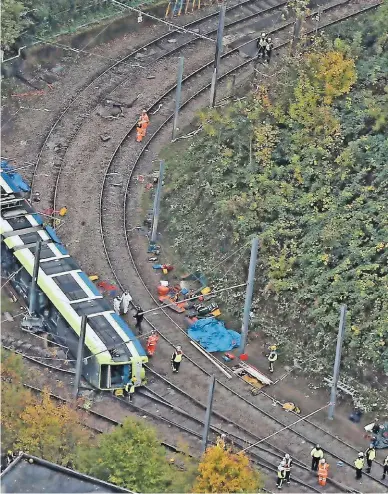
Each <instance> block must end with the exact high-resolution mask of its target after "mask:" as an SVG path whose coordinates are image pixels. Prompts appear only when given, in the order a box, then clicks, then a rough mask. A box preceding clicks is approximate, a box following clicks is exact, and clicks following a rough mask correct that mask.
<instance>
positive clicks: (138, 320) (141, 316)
mask: <svg viewBox="0 0 388 494" xmlns="http://www.w3.org/2000/svg"><path fill="white" fill-rule="evenodd" d="M134 318H135V319H136V329H137V330H138V332H139V334H142V332H143V330H142V327H141V323H142V321H143V319H144V314H143V309H142V308H141V307H140V305H138V306H136V314H135V315H134Z"/></svg>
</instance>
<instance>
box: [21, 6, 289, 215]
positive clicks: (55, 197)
mask: <svg viewBox="0 0 388 494" xmlns="http://www.w3.org/2000/svg"><path fill="white" fill-rule="evenodd" d="M258 1H260V0H245V1H244V2H242V3H240V4H237V5H234V6H231V7H229V8H228V9H226V12H229V11H231V10H234V9H236V8H237V7H242V6H244V5H246V4H248V3H256V2H258ZM286 5H287V1H285V2H282V3H279V4H276V5H273V6H270V7H267V8H265V9H262V10H259V11H258V12H254V13H252V14H249V15H247V16H245V17H242V18H241V19H235V20H234V21H231V22H229V23H227V24H225V29H228V28H230V27H233V26H235V25H237V24H242V23H244V22H246V21H248V20H251V19H253V18H254V17H258V16H259V15H263V14H268V13H269V12H272V11H273V10H277V9H279V8H283V7H285V6H286ZM215 15H218V12H216V13H213V14H209V15H208V16H206V17H204V18H202V19H201V21H202V20H208V19H209V18H210V17H214V16H215ZM194 23H199V21H194ZM173 32H177V31H173ZM216 32H217V29H212V30H209V31H206V32H205V34H206V35H210V34H214V33H216ZM171 34H172V33H166V34H165V35H163V36H161V37H160V38H158V39H157V40H155V41H153V42H150V43H148V44H147V45H145V46H143V47H140V48H138V49H137V50H136V52H133V53H131V54H130V55H128V57H131V56H133V55H134V54H136V53H139V52H140V51H142V50H144V48H147V47H148V46H150V45H152V44H157V43H158V42H160V41H161V39H162V38H165V37H168V36H171ZM196 41H201V39H198V38H194V39H191V40H188V41H186V42H184V43H183V44H181V45H178V46H176V47H175V48H173V49H171V50H169V51H167V52H165V53H163V54H161V55H160V56H158V57H156V58H155V59H154V60H151V61H149V62H148V63H147V64H146V65H145V67H149V66H150V65H152V64H155V63H156V62H158V61H159V60H162V59H165V58H167V57H169V56H170V55H172V54H174V53H176V52H178V51H181V50H182V49H184V48H187V47H188V46H189V45H191V44H192V43H194V42H196ZM211 63H213V62H210V64H211ZM115 66H116V65H113V66H112V68H114V67H115ZM109 70H111V69H109ZM104 74H105V73H104ZM104 74H103V75H104ZM128 79H129V77H125V78H124V79H123V80H122V81H120V82H119V83H117V84H116V85H115V86H114V87H113V89H111V90H109V91H108V92H107V93H106V94H105V96H107V95H109V94H112V93H113V92H114V91H116V90H117V89H118V88H119V87H120V86H122V85H123V84H124V83H125V82H127V81H128ZM96 82H97V80H95V81H92V83H91V84H90V85H89V86H87V88H85V90H86V89H88V88H89V87H90V86H91V85H94V84H95V83H96ZM105 96H104V97H105ZM101 99H102V98H101V97H100V98H99V100H101ZM97 104H98V103H97ZM154 106H155V105H154ZM95 108H96V106H95V107H94V109H95ZM61 118H62V115H61ZM81 127H82V123H81V124H80V125H79V126H78V128H77V130H76V132H75V134H73V135H72V137H71V140H74V138H75V137H76V136H77V135H78V133H79V131H80V129H81ZM68 149H69V146H67V147H66V151H65V153H64V155H63V157H62V158H61V165H60V168H59V170H58V172H57V177H56V180H55V186H54V197H53V209H54V210H55V209H56V207H57V191H58V189H59V181H60V178H61V174H62V170H63V165H64V161H65V157H66V154H67V151H68ZM39 160H40V157H39V159H38V161H37V163H38V162H39ZM31 189H32V187H31Z"/></svg>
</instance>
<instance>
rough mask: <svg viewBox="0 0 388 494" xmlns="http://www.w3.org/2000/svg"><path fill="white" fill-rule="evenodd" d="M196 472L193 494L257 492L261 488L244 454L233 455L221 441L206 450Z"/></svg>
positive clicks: (259, 478) (260, 483)
mask: <svg viewBox="0 0 388 494" xmlns="http://www.w3.org/2000/svg"><path fill="white" fill-rule="evenodd" d="M198 470H199V475H198V477H197V479H196V482H195V484H194V492H257V491H258V490H259V489H260V488H261V486H262V480H261V476H260V474H259V472H258V471H257V470H255V469H254V468H253V467H252V465H251V464H250V461H249V458H248V457H247V456H246V454H245V453H243V452H239V453H234V452H233V451H232V449H231V448H227V447H226V446H225V443H224V442H223V441H222V440H218V441H217V444H216V445H215V446H211V447H209V448H207V450H206V452H205V453H204V455H203V457H202V460H201V462H200V464H199V468H198Z"/></svg>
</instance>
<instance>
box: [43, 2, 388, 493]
mask: <svg viewBox="0 0 388 494" xmlns="http://www.w3.org/2000/svg"><path fill="white" fill-rule="evenodd" d="M248 3H250V2H244V4H248ZM348 3H349V2H342V3H341V4H331V5H329V6H326V8H325V9H324V10H326V11H328V12H329V11H333V12H334V11H336V10H337V8H338V5H341V6H340V9H341V8H342V9H344V10H346V9H347V7H348ZM281 5H283V4H281ZM376 5H377V3H376V4H375V5H370V4H368V5H367V6H366V7H363V6H362V5H360V4H358V6H357V7H354V11H353V12H352V13H351V15H357V14H358V13H360V12H361V11H365V10H369V9H371V8H374V7H375V6H376ZM278 7H279V5H278ZM233 8H235V7H231V8H230V9H229V10H231V9H233ZM273 9H276V7H274V6H272V7H270V10H271V11H272V10H273ZM212 15H213V16H214V14H212ZM255 15H257V13H256V14H255ZM351 15H349V13H347V15H344V16H343V17H342V18H341V16H339V18H335V19H334V21H330V22H328V23H327V24H326V25H330V24H333V23H334V22H338V20H342V19H346V18H349V17H350V16H351ZM207 17H210V16H207ZM200 21H201V19H199V20H197V21H194V23H190V25H192V24H196V23H198V22H200ZM233 22H234V21H233ZM235 22H236V24H238V23H239V22H241V20H240V21H238V20H236V19H235ZM291 25H292V22H285V23H283V25H282V26H280V27H278V28H276V29H273V30H272V33H273V34H272V35H274V34H275V33H276V35H277V33H279V38H280V42H279V40H278V43H277V46H276V47H275V48H276V49H279V48H281V47H283V46H285V45H286V44H287V42H288V39H289V34H290V29H291ZM326 25H325V26H320V27H326ZM310 27H311V24H310ZM210 32H211V31H210ZM267 32H268V30H267ZM280 33H281V34H280ZM170 35H171V33H167V34H165V35H163V36H162V37H161V38H163V39H166V37H167V36H170ZM161 38H159V39H161ZM192 41H193V40H191V41H189V42H188V43H192ZM251 41H252V40H251V39H250V40H249V41H248V42H247V43H249V42H251ZM150 44H151V43H150ZM150 44H149V45H150ZM245 44H246V43H245ZM242 46H243V44H241V45H240V46H238V47H237V48H234V49H232V50H230V51H229V52H227V53H225V54H224V55H223V61H222V65H221V76H220V79H221V80H225V79H226V78H227V77H228V76H229V75H232V74H236V73H241V71H244V70H245V69H248V68H249V66H250V64H251V63H252V60H251V59H248V60H246V61H244V62H243V63H240V62H241V59H240V60H239V55H238V53H239V49H241V47H242ZM181 47H182V45H181V46H179V47H176V48H175V49H174V50H172V52H176V51H178V49H180V48H181ZM141 48H142V47H141ZM141 48H139V49H138V50H137V51H136V52H138V51H140V49H141ZM136 52H133V53H131V54H130V55H129V56H128V57H126V60H125V61H123V60H124V59H122V60H121V61H120V62H121V63H125V62H126V61H127V60H129V58H130V57H131V56H134V54H135V53H136ZM169 54H171V52H168V53H167V54H165V55H162V56H161V57H160V58H163V57H165V56H166V55H169ZM211 65H212V62H210V63H209V64H206V65H203V66H202V67H200V68H199V69H196V70H195V71H194V72H191V73H190V74H189V75H188V76H187V77H186V78H185V81H184V82H185V85H184V86H183V87H184V91H183V99H182V100H183V101H184V102H183V104H182V105H181V107H182V108H185V109H186V108H189V107H190V103H192V102H194V101H197V100H198V98H199V97H200V96H201V95H203V93H204V91H205V90H206V89H207V88H208V87H209V85H210V84H209V81H208V78H209V74H210V71H209V68H211ZM115 66H116V65H113V66H111V67H115ZM110 69H111V68H110ZM110 69H107V70H108V71H109V70H110ZM205 71H207V76H206V75H205V73H206V72H205ZM107 74H108V72H107V71H106V72H103V73H102V74H101V75H100V76H99V77H102V78H103V77H105V76H107ZM199 74H201V78H200V81H199V82H200V84H199V85H198V84H196V86H195V93H194V94H190V89H191V92H192V91H193V89H192V87H191V88H189V91H187V92H186V89H185V88H186V85H187V83H189V82H190V83H192V81H193V80H194V79H195V77H196V76H197V75H199ZM115 77H116V75H115ZM119 78H120V74H117V78H116V79H114V81H113V84H112V85H111V86H109V87H113V88H114V89H113V90H115V89H116V88H118V87H120V86H122V85H123V84H124V82H125V79H124V80H122V79H121V80H119V81H118V79H119ZM201 82H202V84H201ZM197 83H198V81H197ZM93 84H95V81H92V82H91V83H90V85H89V86H88V87H87V89H89V88H91V87H92V85H93ZM115 84H116V86H115ZM192 84H193V85H194V83H192ZM174 88H175V86H172V87H171V88H170V89H169V90H168V91H167V92H165V94H164V95H163V96H162V97H161V98H159V99H158V100H157V101H156V102H154V103H153V104H152V106H151V107H150V108H149V110H153V109H155V108H156V106H157V105H160V104H161V103H162V104H163V107H164V108H166V107H167V108H168V105H171V102H172V98H171V94H172V92H173V91H174ZM108 90H109V89H108ZM113 90H110V93H112V92H113ZM104 96H106V93H104ZM80 97H81V95H79V96H77V98H76V99H75V100H73V101H72V102H71V104H70V105H69V106H68V107H67V108H66V109H65V110H64V112H62V113H61V116H60V118H59V119H58V120H57V121H56V122H55V124H54V126H53V127H52V129H51V130H50V132H49V134H48V136H47V138H46V140H45V142H44V145H43V146H42V150H41V152H40V153H39V158H38V161H37V166H36V168H35V171H34V181H33V186H34V187H35V185H36V181H35V177H36V176H37V173H38V170H39V165H40V164H41V161H42V160H43V154H44V147H46V146H47V143H48V142H49V139H50V138H51V137H53V136H54V133H55V131H56V129H58V130H59V125H60V123H61V122H62V120H61V119H63V117H64V116H65V115H67V116H68V117H69V118H71V112H70V109H71V108H72V105H74V104H75V103H76V102H78V101H79V100H78V98H80ZM100 98H101V95H100V96H99V99H100ZM168 98H170V99H168ZM93 104H94V102H93ZM172 116H173V115H172V112H171V113H169V115H168V116H167V117H166V115H159V116H158V117H155V118H152V120H151V124H152V125H151V127H149V129H155V127H156V129H155V130H154V132H153V133H152V134H150V135H149V137H148V139H147V141H146V143H145V145H144V146H143V145H142V147H141V148H140V152H139V153H138V155H137V158H136V159H135V160H133V159H132V160H131V162H130V165H129V166H128V160H127V161H126V162H125V163H124V161H125V159H126V154H128V150H131V144H128V143H129V138H130V137H133V131H134V126H132V127H131V128H130V130H129V131H128V132H126V133H125V135H124V136H123V138H122V139H121V141H120V143H119V144H118V146H117V147H116V149H115V151H114V154H113V155H112V156H111V159H110V160H109V163H108V166H107V168H106V170H105V174H104V177H103V184H102V187H101V192H100V233H101V236H102V239H103V246H104V251H105V255H106V259H107V262H108V265H109V267H110V270H111V272H112V273H113V275H114V277H115V279H116V281H117V283H118V284H119V285H120V286H121V288H127V287H128V281H127V280H131V282H132V284H133V285H134V286H135V292H136V293H145V290H146V292H147V297H150V301H149V302H147V307H145V308H153V307H155V303H157V302H156V300H155V298H154V297H153V295H152V293H151V291H150V290H149V288H148V283H146V282H145V280H144V279H143V278H142V277H141V276H140V272H139V271H138V269H137V267H136V259H135V257H136V256H134V254H133V251H132V246H131V241H130V238H129V235H128V231H129V230H130V227H131V226H132V225H129V221H128V216H127V214H126V210H127V205H128V201H129V199H130V196H131V194H132V192H133V183H132V182H131V178H132V177H133V175H134V172H135V171H136V170H137V168H138V167H139V165H140V163H141V160H142V159H143V157H144V153H145V151H146V150H147V149H149V148H150V146H152V145H153V142H154V140H155V138H156V137H157V136H158V135H159V134H162V133H163V132H164V131H165V129H166V126H167V124H168V123H169V122H170V120H171V118H172ZM181 118H182V117H181ZM64 125H66V124H64ZM81 126H82V119H81V123H80V122H79V121H78V122H76V123H75V126H74V127H72V129H73V130H72V131H70V134H71V139H73V138H74V135H75V134H77V133H78V131H79V129H80V128H81ZM74 129H75V130H74ZM125 146H128V149H127V150H125V149H124V147H125ZM132 147H133V144H132ZM67 149H68V146H66V147H65V153H66V152H67ZM132 154H133V153H132ZM65 156H66V155H65V154H63V155H62V158H61V162H60V164H59V168H58V170H57V174H53V175H54V177H53V178H55V180H54V181H53V182H52V187H53V195H52V196H51V199H52V201H53V205H54V209H55V205H56V201H57V197H58V191H59V188H60V180H61V177H62V171H63V164H64V158H65ZM46 159H47V158H46ZM112 169H113V170H114V171H115V172H116V173H118V172H117V170H120V172H119V173H122V176H123V177H124V176H125V174H127V177H128V178H127V181H126V185H125V187H124V191H118V190H116V189H114V192H115V193H114V194H111V193H108V192H107V187H108V185H109V176H110V175H109V174H110V173H111V171H112ZM128 172H129V173H128ZM39 173H40V171H39ZM116 192H118V193H116ZM112 211H113V214H112ZM117 213H118V214H117ZM108 225H109V227H107V226H108ZM123 229H124V237H123V239H121V241H120V242H116V245H114V243H113V242H112V238H116V240H117V232H119V231H121V230H123ZM112 234H113V235H115V237H112ZM123 242H124V243H123ZM123 248H124V250H125V251H126V252H127V253H128V256H129V258H130V260H131V262H132V263H133V266H132V270H134V271H131V275H132V274H133V273H135V275H136V276H137V279H136V280H135V279H134V277H133V276H128V270H126V269H122V253H123ZM118 252H120V253H121V254H118ZM118 259H121V268H119V267H118V264H117V260H118ZM131 291H133V288H132V290H131ZM142 303H143V301H142ZM162 313H163V317H164V318H165V323H164V324H163V330H161V328H160V325H159V318H154V317H153V316H152V315H150V316H148V317H147V321H148V323H149V324H150V327H154V328H156V329H157V330H158V331H159V333H160V334H161V336H162V338H163V339H164V341H165V342H166V343H165V344H166V347H165V348H168V349H169V348H170V347H171V345H173V341H172V340H174V343H175V344H176V342H177V341H178V342H187V341H188V340H187V335H186V332H185V331H184V329H182V328H181V326H180V324H179V321H178V320H177V319H176V318H173V317H171V316H170V315H169V314H167V312H166V311H165V310H162ZM156 319H158V321H157V320H156ZM172 328H174V329H172ZM177 330H178V331H179V332H178V333H177ZM167 345H168V347H167ZM186 347H187V348H185V357H186V358H187V360H188V361H189V362H190V366H191V367H190V369H188V370H190V372H191V369H192V370H193V372H194V369H195V371H197V372H198V369H200V370H201V372H202V373H204V374H205V375H210V374H212V373H213V372H214V369H213V367H212V366H211V365H210V364H209V362H208V361H207V360H205V359H204V358H203V357H199V356H198V354H196V352H195V350H194V349H193V348H191V347H190V345H186ZM189 349H190V350H192V351H190V350H189ZM166 351H168V350H166ZM197 358H200V359H201V360H200V362H201V363H200V364H198V363H197V361H196V359H197ZM39 363H40V362H39ZM40 364H41V363H40ZM185 364H186V363H185ZM159 370H160V369H159ZM61 371H63V370H62V369H61ZM151 372H152V370H151ZM159 376H160V377H159V379H162V380H163V376H162V375H161V374H159ZM224 381H225V380H224V377H223V376H222V377H221V378H220V379H218V380H217V383H218V387H217V392H216V398H215V403H216V406H215V411H214V414H213V415H214V417H216V414H217V413H218V415H220V414H219V412H218V411H217V401H219V403H220V404H221V407H222V409H225V404H226V403H227V402H228V396H229V397H230V396H231V395H233V396H234V398H235V402H236V400H239V402H240V404H243V407H242V408H243V412H242V413H246V414H247V415H245V418H247V417H249V418H248V420H249V422H250V423H252V422H254V421H255V418H256V419H257V418H258V417H259V416H260V421H263V422H264V424H267V426H268V427H269V429H266V430H268V431H269V432H271V431H272V430H271V427H272V428H273V427H274V426H275V428H276V427H277V426H279V425H280V426H285V425H287V424H288V425H289V423H290V422H291V421H284V420H279V419H278V418H276V417H274V412H273V407H272V400H271V397H270V396H269V395H266V394H263V395H261V396H262V397H263V396H265V397H266V401H265V403H263V402H261V407H258V406H257V405H256V404H255V403H253V402H252V401H251V400H250V399H249V398H248V397H247V396H249V395H248V393H247V391H246V390H244V391H243V393H242V394H240V393H239V392H237V391H236V390H235V389H233V387H235V386H234V384H235V383H234V384H233V383H230V386H229V385H228V384H226V383H225V382H224ZM201 384H202V387H203V381H202V382H201ZM171 385H172V383H170V384H169V386H170V387H171ZM174 386H175V385H174ZM176 388H177V387H176ZM148 391H149V393H150V395H152V396H148V400H150V403H154V404H155V403H157V404H158V406H160V407H161V406H162V405H163V402H164V401H165V396H162V395H161V394H160V393H159V392H158V391H156V390H154V389H152V388H151V387H150V390H148ZM182 391H183V390H180V396H181V397H182V396H183V394H182ZM196 391H197V390H196ZM217 395H218V396H217ZM244 395H245V396H244ZM182 399H183V398H182ZM187 399H188V398H187ZM193 399H195V398H193ZM197 401H198V400H197ZM169 404H170V407H171V406H172V403H171V402H170V403H169ZM164 406H165V407H167V408H168V405H164ZM197 407H199V408H200V405H198V404H197ZM202 407H203V405H202ZM271 407H272V410H271ZM170 410H171V408H170ZM189 410H190V408H189V409H188V410H187V411H186V413H189ZM176 413H178V412H176ZM255 414H257V415H255ZM181 415H182V414H181ZM283 417H284V415H283ZM166 420H168V419H166ZM187 420H188V419H187ZM191 420H192V421H193V420H194V418H193V417H191ZM197 420H200V419H199V418H198V417H197ZM227 420H228V421H229V423H230V422H231V421H230V420H229V419H227ZM240 420H241V419H240ZM251 420H252V422H251ZM235 423H236V424H237V422H235ZM242 423H245V422H244V420H243V421H242ZM307 424H308V425H307V428H308V429H307V430H308V432H306V426H303V430H304V434H302V433H301V432H300V430H301V428H302V426H301V425H300V424H299V425H298V426H295V427H294V428H293V430H291V429H289V430H288V433H291V432H292V434H293V435H292V437H293V439H292V442H291V445H292V449H291V450H290V452H291V454H293V455H295V456H297V457H298V456H299V457H301V456H302V455H304V456H305V452H304V453H302V451H303V449H305V447H304V446H301V445H300V444H299V445H298V444H295V443H294V441H295V438H296V437H297V438H298V440H300V439H302V441H303V443H304V442H308V443H310V444H313V443H315V442H316V440H317V439H316V437H317V434H316V430H317V425H316V424H314V423H313V422H311V421H307ZM197 426H199V423H198V422H197ZM199 427H200V426H199ZM238 427H241V428H243V427H242V426H239V425H238V424H237V428H238ZM318 429H319V431H320V434H321V436H320V437H322V435H323V437H324V438H327V441H326V444H330V448H327V447H326V445H325V451H327V453H328V455H329V457H334V458H336V459H337V460H339V461H342V462H343V463H344V465H345V466H346V467H345V468H343V469H342V471H343V472H344V473H345V470H346V471H349V472H351V470H352V458H353V457H354V456H355V455H354V453H355V451H357V450H356V449H355V448H354V447H352V446H351V445H348V444H347V443H345V442H344V441H342V440H339V439H337V438H336V437H335V436H333V435H332V434H331V433H329V432H328V431H325V430H324V429H323V428H322V427H318ZM192 432H195V430H193V431H191V432H190V434H191V433H192ZM213 432H214V431H213ZM249 434H250V435H251V437H252V436H254V437H260V434H258V432H257V429H256V430H255V432H249V433H248V435H249ZM263 435H265V434H262V435H261V436H263ZM294 436H295V437H294ZM312 438H314V439H312ZM237 440H240V441H245V442H247V439H244V438H241V437H240V438H238V439H237ZM237 440H236V441H235V442H236V445H237ZM319 441H320V442H321V444H325V443H324V440H323V439H322V440H321V439H319ZM303 443H302V444H303ZM339 444H340V445H339ZM271 447H272V448H277V449H278V451H280V450H281V448H280V445H276V441H274V443H273V444H271ZM344 447H346V451H345V456H346V459H344V458H342V456H341V454H343V450H342V449H341V448H344ZM294 451H295V453H294ZM338 452H341V453H338ZM254 454H256V453H254ZM267 454H270V453H267ZM271 454H272V457H271V459H272V460H273V462H271V465H267V467H264V468H267V469H268V470H271V469H270V466H272V469H273V465H274V464H275V463H276V461H277V460H276V454H275V453H271ZM329 462H330V460H329ZM302 465H303V464H302V463H300V468H301V469H302V470H303V467H302ZM272 471H273V470H272ZM298 473H299V472H298ZM349 475H350V474H349ZM310 478H311V477H310ZM368 481H370V483H371V488H372V489H374V490H373V491H372V492H380V491H381V486H384V487H386V484H384V483H383V482H380V481H378V479H375V478H373V477H372V476H369V479H368ZM301 482H302V484H303V479H302V480H301ZM302 484H301V485H302ZM349 485H350V484H349ZM308 488H310V489H312V490H310V491H309V492H311V491H314V489H315V488H311V486H309V487H308ZM346 489H347V488H346ZM315 491H316V489H315Z"/></svg>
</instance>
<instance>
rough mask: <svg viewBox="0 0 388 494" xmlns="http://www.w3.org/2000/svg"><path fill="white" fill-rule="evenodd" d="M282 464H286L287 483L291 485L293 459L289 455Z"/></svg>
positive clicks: (286, 455)
mask: <svg viewBox="0 0 388 494" xmlns="http://www.w3.org/2000/svg"><path fill="white" fill-rule="evenodd" d="M282 463H283V464H284V472H285V479H286V482H287V484H290V483H291V481H290V476H291V467H292V459H291V456H290V455H289V454H288V453H286V454H285V456H284V459H283V461H282Z"/></svg>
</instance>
